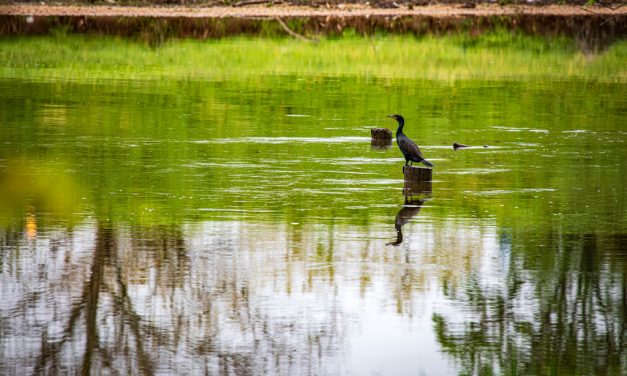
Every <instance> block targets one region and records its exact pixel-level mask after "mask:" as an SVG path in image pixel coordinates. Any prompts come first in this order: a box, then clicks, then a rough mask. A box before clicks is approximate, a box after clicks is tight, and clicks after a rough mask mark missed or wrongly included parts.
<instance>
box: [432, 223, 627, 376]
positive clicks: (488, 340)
mask: <svg viewBox="0 0 627 376" xmlns="http://www.w3.org/2000/svg"><path fill="white" fill-rule="evenodd" d="M527 239H529V237H527ZM542 240H543V241H544V242H545V244H551V247H550V248H549V249H551V250H555V254H554V255H550V254H547V255H543V256H544V257H542V256H541V258H545V260H544V261H538V260H534V259H533V257H529V256H528V255H533V254H534V253H535V252H534V246H535V247H538V248H539V247H540V246H539V245H540V244H542V243H540V241H542ZM540 241H539V242H537V243H535V242H534V244H527V245H526V247H525V249H523V250H524V251H525V252H524V253H523V255H524V256H522V257H520V258H512V260H511V262H510V265H509V271H508V273H507V275H508V277H507V280H506V283H505V285H504V286H503V287H499V286H495V285H494V283H493V282H494V281H489V280H488V279H489V277H487V276H486V277H485V278H484V276H480V275H473V276H471V278H470V279H469V282H468V283H467V287H466V289H465V290H464V291H460V292H455V291H453V292H449V296H450V298H452V299H454V300H455V301H458V302H462V303H463V304H464V307H465V308H466V309H467V311H468V312H467V315H466V321H465V322H464V323H459V322H457V321H456V320H454V319H452V318H450V317H447V316H446V315H444V314H434V315H433V322H434V327H435V330H436V333H437V338H438V341H439V343H440V344H441V346H442V348H443V349H444V351H445V352H446V353H448V354H450V355H451V356H453V357H454V358H455V359H457V361H458V362H459V363H460V364H461V365H462V367H463V370H464V371H463V373H464V374H480V375H484V374H524V375H545V374H568V375H576V374H585V375H592V374H594V375H618V374H621V370H624V369H625V368H626V367H627V357H626V354H625V341H626V339H627V329H626V325H627V317H626V315H627V277H626V275H625V273H624V270H620V268H622V267H623V266H624V263H620V262H619V263H616V264H613V263H607V262H606V261H607V260H604V257H605V256H608V255H612V254H619V251H620V246H621V244H623V245H624V243H625V239H624V237H620V239H616V237H610V238H607V237H605V238H604V237H599V236H597V235H596V234H588V235H578V236H555V237H551V238H549V239H541V240H540ZM510 245H511V244H510ZM538 248H536V249H538ZM525 256H526V257H529V258H528V259H525V258H524V257H525ZM546 259H549V260H552V261H554V263H549V262H547V261H546ZM538 262H541V263H543V264H544V265H545V267H540V268H538V269H536V270H537V272H535V273H537V275H534V273H532V272H530V271H529V270H527V269H526V268H528V267H529V266H530V265H532V264H534V263H538ZM546 265H549V266H548V267H547V266H546ZM617 267H618V270H616V269H617ZM532 270H534V269H532Z"/></svg>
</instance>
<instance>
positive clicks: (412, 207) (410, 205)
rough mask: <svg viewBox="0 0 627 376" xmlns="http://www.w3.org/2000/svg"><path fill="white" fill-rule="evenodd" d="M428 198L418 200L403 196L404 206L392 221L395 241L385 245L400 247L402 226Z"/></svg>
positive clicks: (418, 210) (416, 212)
mask: <svg viewBox="0 0 627 376" xmlns="http://www.w3.org/2000/svg"><path fill="white" fill-rule="evenodd" d="M428 199H429V198H428V197H422V198H420V199H417V198H413V197H411V196H405V204H404V205H403V206H402V207H401V210H399V211H398V214H396V219H395V220H394V228H395V229H396V241H394V242H390V243H387V244H386V245H394V246H396V245H400V244H401V243H402V242H403V231H402V228H403V226H404V225H405V224H406V223H407V222H409V221H410V220H411V219H412V218H413V217H415V216H416V215H417V214H418V212H420V209H422V205H423V204H424V203H425V202H426V201H427V200H428Z"/></svg>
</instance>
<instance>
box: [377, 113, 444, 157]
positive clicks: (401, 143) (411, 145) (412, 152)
mask: <svg viewBox="0 0 627 376" xmlns="http://www.w3.org/2000/svg"><path fill="white" fill-rule="evenodd" d="M388 117H391V118H392V119H395V120H396V121H398V128H397V129H396V143H397V144H398V148H399V149H401V153H403V155H404V156H405V166H407V163H409V162H412V165H413V162H420V163H422V164H423V165H425V166H427V167H433V164H432V163H431V162H429V161H427V160H426V159H424V158H423V157H422V153H421V152H420V149H419V148H418V145H416V143H415V142H414V141H412V140H411V138H409V137H407V136H406V135H405V134H404V133H403V126H404V125H405V119H403V117H402V116H401V115H388Z"/></svg>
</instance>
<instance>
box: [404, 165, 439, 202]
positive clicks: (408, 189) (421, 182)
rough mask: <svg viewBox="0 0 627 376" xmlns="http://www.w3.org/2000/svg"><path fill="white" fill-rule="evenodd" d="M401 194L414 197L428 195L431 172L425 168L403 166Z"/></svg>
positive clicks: (430, 185) (430, 189) (430, 187)
mask: <svg viewBox="0 0 627 376" xmlns="http://www.w3.org/2000/svg"><path fill="white" fill-rule="evenodd" d="M403 175H404V179H403V180H404V183H403V194H404V195H406V196H414V195H420V194H430V193H431V191H432V184H431V180H432V177H433V170H432V169H430V168H425V167H415V166H403Z"/></svg>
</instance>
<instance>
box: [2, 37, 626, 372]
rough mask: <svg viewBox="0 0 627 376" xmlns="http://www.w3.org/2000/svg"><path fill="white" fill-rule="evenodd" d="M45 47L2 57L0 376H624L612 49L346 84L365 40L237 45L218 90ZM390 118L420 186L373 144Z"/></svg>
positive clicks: (8, 51) (363, 74)
mask: <svg viewBox="0 0 627 376" xmlns="http://www.w3.org/2000/svg"><path fill="white" fill-rule="evenodd" d="M55 38H56V37H47V38H38V39H20V40H19V41H16V40H4V41H0V54H3V56H5V57H6V56H10V59H9V60H4V61H5V63H4V65H3V66H2V68H1V72H2V78H1V79H0V235H1V236H0V374H3V375H4V374H7V375H20V374H25V373H26V374H31V373H45V374H56V373H60V374H65V373H70V374H74V373H79V372H81V373H92V374H101V373H105V374H106V373H113V374H117V373H119V374H203V373H204V374H238V375H240V374H285V375H296V374H349V375H350V374H359V375H361V374H375V373H378V374H387V375H405V374H407V375H408V374H411V375H415V374H426V375H449V374H482V375H483V374H485V375H488V374H507V375H519V374H520V375H549V374H550V375H553V374H559V375H562V374H564V375H578V374H581V375H591V374H595V375H606V374H607V375H620V374H624V372H625V371H626V370H627V355H626V354H625V340H626V339H627V329H626V328H627V320H626V317H625V316H626V313H625V312H626V311H627V310H626V309H625V307H626V306H627V211H626V208H625V202H626V193H625V190H624V186H625V183H626V179H627V178H626V176H627V171H626V169H627V167H626V166H627V164H626V163H625V161H626V160H627V148H626V147H625V142H626V141H627V126H626V125H625V118H626V115H627V87H626V86H625V79H624V78H625V70H624V67H621V66H620V65H615V63H614V60H612V59H614V58H613V57H612V56H614V57H615V56H624V52H623V51H624V47H620V48H619V49H617V47H615V48H614V50H610V51H609V52H607V55H602V56H601V55H599V56H588V57H582V56H581V55H580V53H579V52H577V51H574V50H571V49H570V48H569V47H568V45H567V44H566V45H565V42H563V41H562V42H560V43H559V44H558V45H557V47H555V46H553V47H551V46H552V45H551V44H550V43H549V44H546V46H548V47H547V49H548V50H547V51H545V52H542V51H540V52H538V51H536V52H534V53H533V54H528V53H527V52H523V53H521V52H520V51H521V48H519V47H516V48H506V47H504V46H502V45H497V46H496V47H490V44H489V43H488V42H489V41H490V39H489V38H488V39H487V41H484V42H485V43H478V46H477V47H476V48H475V49H474V50H472V51H470V52H469V53H470V54H471V55H472V56H474V57H473V60H471V61H470V62H464V61H462V60H459V61H457V62H455V61H454V59H449V58H450V57H451V56H456V54H459V53H463V50H464V49H465V48H466V47H464V46H462V45H460V44H459V43H458V42H459V40H456V39H442V46H441V48H442V49H444V50H445V51H444V52H442V55H441V57H442V59H444V60H446V61H447V64H445V65H444V66H443V67H439V68H438V67H436V66H435V65H437V64H435V65H434V66H432V67H431V68H430V69H435V70H433V71H430V72H431V73H429V74H424V75H421V74H416V75H415V76H417V78H416V77H414V78H412V77H413V76H414V74H413V73H412V70H411V69H416V71H420V69H419V68H416V67H413V68H411V69H408V68H407V69H406V68H402V69H399V71H400V72H401V73H395V72H396V71H395V70H394V64H393V63H390V62H389V61H388V62H387V63H386V64H387V66H388V68H385V69H383V68H381V69H379V68H377V69H379V70H377V69H374V68H373V69H372V70H371V71H368V70H367V69H366V70H365V71H364V70H358V71H357V72H356V73H355V72H351V71H350V66H351V62H354V63H355V64H357V66H363V67H366V66H369V65H368V64H366V63H365V62H364V61H363V60H364V59H365V58H363V56H366V54H367V51H368V50H369V49H371V44H370V43H371V42H370V41H363V40H360V39H353V42H354V43H355V46H354V48H353V49H352V50H350V53H344V54H342V53H340V55H341V56H339V57H338V55H337V54H338V52H337V51H341V50H342V49H348V48H350V46H351V44H350V43H349V41H350V40H338V41H325V42H323V43H326V44H325V47H327V48H322V49H315V48H318V47H312V46H309V45H303V44H300V43H298V42H292V41H285V40H283V41H280V40H279V41H266V42H264V41H260V40H239V39H235V40H227V41H223V42H222V43H223V45H225V46H227V47H228V48H226V50H222V54H227V55H223V56H222V59H223V60H222V61H233V62H234V63H233V66H229V65H228V64H226V65H219V66H216V68H215V69H216V72H218V73H216V74H215V75H214V74H212V72H214V71H213V70H212V69H213V68H212V67H213V66H212V63H211V61H210V60H205V59H203V56H205V55H204V53H205V52H203V51H204V50H203V49H204V48H209V47H208V46H212V44H211V43H209V44H207V45H205V44H202V43H199V42H172V43H170V44H169V45H168V46H166V47H164V48H163V49H156V50H151V49H149V48H147V47H144V46H141V45H134V44H129V43H128V42H123V41H116V40H112V39H94V40H92V39H85V38H67V39H63V40H61V41H59V40H58V39H55ZM490 38H494V37H490ZM378 42H380V43H382V45H385V42H386V40H382V41H378ZM523 42H524V43H523V45H538V43H540V42H538V41H537V40H532V39H529V40H524V41H523ZM83 43H84V44H83ZM212 43H213V42H212ZM215 43H216V44H219V43H217V42H215ZM238 43H239V44H238ZM267 43H269V44H271V45H272V46H274V47H272V46H268V45H266V44H267ZM390 43H392V45H395V46H396V45H401V46H413V44H415V43H423V44H424V45H425V46H431V47H432V48H435V47H434V46H433V44H434V43H435V44H436V45H437V40H435V39H434V40H428V41H416V40H413V39H403V38H399V37H395V38H393V40H392V41H391V42H390ZM412 43H413V44H412ZM521 43H522V42H521ZM251 44H252V45H254V46H256V48H258V49H259V53H260V54H261V55H264V54H270V52H269V51H271V48H278V49H279V50H282V51H283V53H285V54H288V55H289V56H290V57H291V61H290V63H289V64H283V65H281V64H278V65H276V66H274V68H272V69H269V68H267V69H266V68H264V67H269V66H271V64H268V63H264V64H261V63H260V62H259V61H260V60H259V61H258V60H256V59H254V58H253V59H252V60H251V61H250V62H246V60H241V59H239V57H241V56H245V54H243V53H242V51H248V53H249V54H253V52H254V51H255V50H254V49H252V47H251ZM54 45H56V46H57V47H58V50H59V51H71V54H70V55H68V56H65V57H58V56H57V57H54V56H51V55H49V54H46V53H44V52H41V51H46V50H45V49H44V50H41V48H42V46H48V47H47V48H48V49H49V50H52V49H53V48H52V47H50V46H54ZM540 45H545V44H540ZM16 46H19V48H17V47H16ZM102 46H106V48H104V47H102ZM238 46H239V49H238ZM277 46H278V47H277ZM81 47H83V48H84V49H85V50H84V51H81V49H80V48H81ZM214 47H215V46H214ZM98 48H103V51H102V52H101V53H100V54H99V53H98ZM177 48H178V49H180V50H184V49H187V50H189V49H190V48H191V49H192V50H193V51H192V52H189V51H188V52H187V53H189V54H191V55H193V56H196V57H197V60H193V61H192V62H191V63H190V64H191V65H192V66H193V67H192V68H193V69H192V68H190V67H187V68H186V67H182V66H180V65H179V64H178V61H174V62H172V61H171V62H169V63H167V62H166V63H163V62H159V66H158V67H154V66H151V64H152V63H151V61H153V60H145V59H155V60H154V61H153V62H157V61H159V60H158V59H156V58H155V57H154V56H153V55H155V56H156V55H157V54H159V53H161V54H165V55H166V56H174V53H173V52H172V51H177ZM194 48H199V49H194ZM215 48H221V47H215ZM20 49H21V51H22V52H20ZM229 49H230V50H229ZM419 50H420V49H416V50H411V51H414V52H411V51H409V52H407V50H404V51H405V52H404V53H405V54H407V56H406V58H407V59H410V60H411V57H412V56H413V55H412V53H413V54H418V55H416V58H417V59H418V58H422V59H423V61H427V60H429V58H428V56H426V57H425V56H423V55H422V54H420V53H418V52H416V51H419ZM522 50H523V51H524V49H522ZM36 51H40V54H39V55H38V54H37V53H36ZM111 51H118V55H122V56H131V57H132V56H135V57H137V56H143V58H142V59H139V60H133V59H130V60H124V59H123V58H122V57H119V56H118V55H116V54H112V52H111ZM138 51H139V52H138ZM168 51H170V52H168ZM228 51H231V52H228ZM460 51H462V52H460ZM208 53H209V52H208ZM211 53H215V51H213V52H211ZM228 53H232V54H233V55H228ZM325 53H328V54H329V56H332V57H328V56H326V55H325ZM72 54H74V55H72ZM125 54H126V55H125ZM168 54H170V55H168ZM312 54H313V55H315V59H317V60H314V61H327V60H325V56H326V57H327V58H328V59H330V60H331V62H328V61H327V63H325V64H324V65H322V66H320V72H318V73H316V72H315V69H313V68H312V65H311V64H310V63H311V61H312V60H310V58H311V55H312ZM334 54H335V55H334ZM114 55H115V56H116V57H115V59H120V61H122V63H116V64H118V65H109V62H110V59H111V56H114ZM191 55H190V56H191ZM299 56H300V57H299ZM373 56H374V55H373ZM482 56H483V57H484V58H485V59H488V60H489V59H491V58H492V57H494V56H502V59H501V60H498V61H497V63H494V64H495V65H494V69H493V70H492V69H489V68H490V66H489V65H488V66H483V65H482V63H481V62H482V61H483V59H482V58H481V57H482ZM608 56H609V57H608ZM70 57H71V58H70ZM229 58H231V59H229ZM368 58H373V57H372V56H370V57H368ZM333 59H339V60H342V61H343V62H342V63H341V64H340V63H337V61H336V60H333ZM345 59H348V60H346V61H344V60H345ZM351 59H353V60H354V61H353V60H351ZM27 60H28V61H30V62H32V63H33V64H32V65H31V66H27V65H26V64H25V63H24V62H25V61H27ZM44 60H49V61H48V62H47V63H46V64H47V65H45V66H42V65H38V63H37V62H41V61H44ZM133 61H135V62H136V63H135V64H134V63H133ZM333 61H335V62H336V63H337V64H338V65H337V66H336V68H337V71H333V69H330V68H328V67H329V66H335V65H333V64H332V62H333ZM491 61H492V60H491ZM548 61H558V62H559V63H558V65H557V66H558V67H565V66H569V67H570V69H571V70H570V71H567V70H562V69H555V67H546V63H547V62H548ZM512 62H520V63H524V64H526V66H528V67H536V68H530V69H527V70H524V69H521V68H520V67H519V66H515V67H508V66H507V64H509V63H512ZM0 64H2V63H0ZM120 64H122V65H120ZM360 64H361V65H360ZM468 64H470V65H468ZM462 65H463V66H464V67H465V68H463V69H462V68H461V66H462ZM116 67H117V68H116ZM242 67H246V68H247V69H246V70H244V71H243V72H242V71H239V70H238V69H240V68H242ZM256 67H262V69H261V71H260V72H258V73H256V72H255V68H256ZM298 67H308V68H307V69H304V70H302V71H301V70H300V68H298ZM545 67H546V68H545ZM118 68H119V71H118V70H117V69H118ZM436 68H437V69H436ZM456 69H461V70H456ZM464 69H465V70H464ZM451 71H456V72H462V71H463V72H474V73H472V74H461V73H460V75H459V76H458V75H456V74H453V75H451V74H450V72H451ZM195 72H196V73H195ZM236 72H239V73H242V74H236ZM481 72H484V73H481ZM486 72H492V73H486ZM118 73H119V75H118ZM390 113H400V114H403V115H404V116H405V118H406V120H407V125H406V127H405V132H406V133H407V134H408V135H409V136H410V137H412V138H413V139H414V140H415V141H416V142H417V143H418V144H419V145H420V146H421V148H422V151H423V153H424V155H425V157H426V158H427V159H429V160H430V161H431V162H432V163H433V164H435V169H434V172H433V183H432V186H431V189H430V191H426V192H425V191H423V192H413V193H414V195H413V196H412V197H411V198H410V197H408V198H405V197H404V195H403V175H402V165H403V163H404V160H403V159H402V156H401V154H400V152H399V151H398V149H397V148H396V146H395V145H392V146H390V147H385V146H384V147H379V146H376V145H371V140H370V129H371V128H374V127H387V128H391V129H394V128H395V127H396V124H395V122H394V121H393V120H392V119H390V118H387V117H386V115H387V114H390ZM454 142H459V143H463V144H467V145H471V146H473V147H471V148H467V149H460V150H457V151H455V150H453V148H452V144H453V143H454ZM484 146H485V147H484ZM404 204H406V205H404ZM395 223H396V224H398V223H401V224H404V225H403V226H402V228H401V231H402V242H401V243H400V244H397V245H396V246H395V245H393V244H391V243H393V242H397V243H398V239H399V238H398V233H397V228H398V227H399V226H395Z"/></svg>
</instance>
